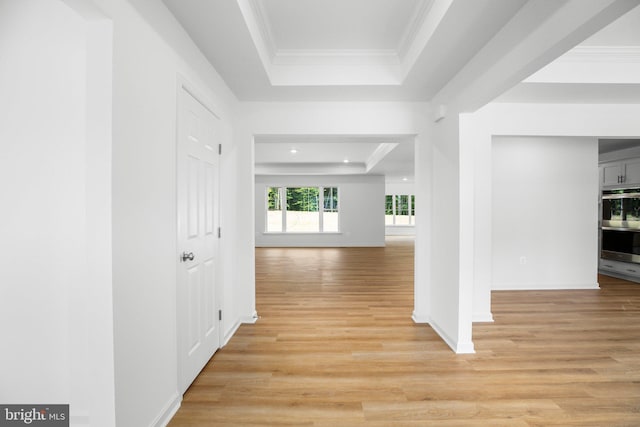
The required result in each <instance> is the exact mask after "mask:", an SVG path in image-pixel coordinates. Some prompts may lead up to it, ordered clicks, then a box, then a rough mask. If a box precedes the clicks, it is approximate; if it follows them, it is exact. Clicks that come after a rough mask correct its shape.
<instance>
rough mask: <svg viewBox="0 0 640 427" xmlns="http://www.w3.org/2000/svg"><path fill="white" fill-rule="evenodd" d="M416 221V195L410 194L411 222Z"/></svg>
mask: <svg viewBox="0 0 640 427" xmlns="http://www.w3.org/2000/svg"><path fill="white" fill-rule="evenodd" d="M415 223H416V196H414V195H411V224H412V225H415Z"/></svg>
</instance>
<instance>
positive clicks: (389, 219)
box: [384, 195, 393, 225]
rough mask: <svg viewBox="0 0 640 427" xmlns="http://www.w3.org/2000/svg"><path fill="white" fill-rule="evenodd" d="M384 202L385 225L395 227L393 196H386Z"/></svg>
mask: <svg viewBox="0 0 640 427" xmlns="http://www.w3.org/2000/svg"><path fill="white" fill-rule="evenodd" d="M384 198H385V201H384V205H385V206H384V224H385V225H393V196H389V195H387V196H385V197H384Z"/></svg>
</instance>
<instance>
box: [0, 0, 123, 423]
mask: <svg viewBox="0 0 640 427" xmlns="http://www.w3.org/2000/svg"><path fill="white" fill-rule="evenodd" d="M70 3H72V2H70ZM81 9H82V11H83V12H86V13H87V15H89V13H88V12H89V9H90V8H89V7H86V5H85V7H82V8H81ZM97 15H99V14H97ZM95 17H96V15H94V17H93V18H95ZM0 29H1V30H0V93H2V97H0V140H1V141H2V144H1V145H0V152H1V154H0V187H1V190H0V192H1V193H2V194H3V197H4V199H5V201H6V202H7V203H6V206H7V209H4V210H3V211H2V213H1V214H0V216H1V217H2V218H1V220H0V235H2V241H3V245H2V249H0V253H1V254H2V255H1V256H0V259H2V260H4V262H2V265H1V266H0V290H1V297H0V325H2V326H0V328H1V330H2V331H1V334H2V336H3V351H2V353H1V356H0V358H1V361H0V377H1V378H2V386H0V400H1V401H2V402H4V403H21V404H27V403H68V404H70V412H71V423H72V425H89V424H91V425H93V426H111V425H113V424H114V416H115V412H114V400H113V390H114V375H113V335H112V328H113V322H112V305H111V302H112V300H111V231H110V227H111V210H110V209H111V205H110V193H111V182H110V177H111V175H110V173H111V167H110V147H111V141H110V117H111V105H110V96H104V95H105V92H109V91H110V70H111V68H110V67H111V63H110V40H111V31H110V26H109V25H108V24H106V25H105V21H103V20H102V21H98V20H95V21H93V22H88V21H87V20H86V16H85V15H82V16H81V15H80V14H79V13H77V10H76V9H75V8H71V7H69V6H68V5H67V4H64V3H62V2H59V1H45V0H27V1H20V2H7V1H5V2H0ZM107 67H108V68H107ZM89 306H91V309H89Z"/></svg>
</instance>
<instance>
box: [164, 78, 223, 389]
mask: <svg viewBox="0 0 640 427" xmlns="http://www.w3.org/2000/svg"><path fill="white" fill-rule="evenodd" d="M186 95H189V96H191V97H193V99H195V100H196V101H197V102H198V103H200V105H202V106H203V107H204V108H205V109H206V110H207V111H209V112H210V113H211V114H213V116H214V117H215V118H216V119H217V120H219V121H222V119H221V117H220V114H218V113H217V108H216V107H215V104H214V103H213V102H211V101H209V100H208V98H207V97H206V96H205V95H204V91H202V90H200V89H199V88H198V86H196V85H194V84H192V83H191V82H190V81H189V80H188V79H187V78H186V77H184V76H183V75H181V74H180V73H178V74H177V85H176V115H175V118H176V121H175V136H174V141H175V142H174V155H175V164H174V167H175V171H174V182H175V189H174V190H175V194H174V209H175V211H174V213H175V224H176V229H175V245H174V253H175V263H176V264H175V265H176V276H175V291H176V294H175V295H176V299H175V307H176V311H175V322H176V323H175V325H176V328H175V343H176V356H177V359H176V363H177V370H176V386H177V388H178V389H180V388H181V387H180V381H181V374H182V363H181V360H182V356H181V354H180V331H179V330H178V327H179V325H180V322H179V315H180V312H179V307H178V298H177V295H178V291H179V289H178V287H179V286H180V270H179V266H180V254H181V252H180V227H179V223H180V206H179V204H178V199H179V197H178V191H179V185H180V182H179V161H180V158H179V156H178V154H179V145H180V133H179V123H180V112H181V107H182V105H183V102H184V101H183V97H184V96H186ZM219 144H222V140H220V141H219ZM219 156H220V157H219V159H218V160H219V162H218V170H217V171H216V173H217V181H216V182H217V191H218V206H217V209H218V213H217V215H218V227H222V216H221V211H222V208H221V206H222V193H221V191H220V190H221V185H220V179H221V173H220V164H221V163H222V154H221V153H220V154H219ZM221 246H222V237H219V238H218V256H217V257H216V265H215V272H216V273H215V283H216V286H215V291H214V292H215V298H216V301H217V305H216V306H217V307H216V308H217V309H218V310H222V312H223V313H224V289H223V286H222V282H221V280H222V279H223V275H222V265H221V263H220V247H221ZM223 325H224V315H223V316H222V319H221V320H218V348H217V350H219V349H220V348H222V346H223V345H224V341H223V340H224V332H223V331H224V327H223ZM182 394H183V392H182V391H180V395H181V396H182Z"/></svg>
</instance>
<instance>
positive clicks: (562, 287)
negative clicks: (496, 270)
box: [491, 282, 600, 291]
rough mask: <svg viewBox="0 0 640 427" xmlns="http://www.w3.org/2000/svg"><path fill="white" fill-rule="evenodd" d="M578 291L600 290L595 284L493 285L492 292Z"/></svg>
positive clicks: (596, 283)
mask: <svg viewBox="0 0 640 427" xmlns="http://www.w3.org/2000/svg"><path fill="white" fill-rule="evenodd" d="M578 289H600V285H599V284H598V282H595V283H494V284H493V286H492V287H491V290H492V291H566V290H578Z"/></svg>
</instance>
